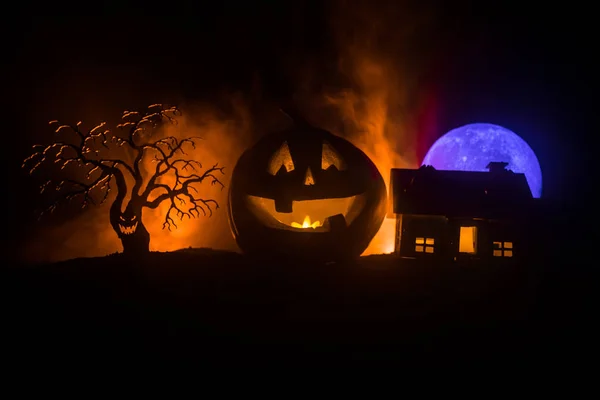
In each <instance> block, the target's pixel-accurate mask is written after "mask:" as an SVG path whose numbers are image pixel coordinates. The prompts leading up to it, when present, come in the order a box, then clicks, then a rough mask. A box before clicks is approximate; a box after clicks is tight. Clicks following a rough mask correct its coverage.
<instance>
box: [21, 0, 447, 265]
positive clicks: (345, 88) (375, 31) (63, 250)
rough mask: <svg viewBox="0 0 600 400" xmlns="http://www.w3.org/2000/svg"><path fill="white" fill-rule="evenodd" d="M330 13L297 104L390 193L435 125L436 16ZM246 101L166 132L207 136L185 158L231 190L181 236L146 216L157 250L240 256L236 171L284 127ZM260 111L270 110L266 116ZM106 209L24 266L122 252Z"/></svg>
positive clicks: (346, 5)
mask: <svg viewBox="0 0 600 400" xmlns="http://www.w3.org/2000/svg"><path fill="white" fill-rule="evenodd" d="M328 14H329V18H328V29H329V31H330V32H329V33H330V34H331V37H332V38H333V41H332V42H331V43H328V44H327V45H326V46H325V48H326V49H328V54H321V55H320V56H318V58H320V60H306V62H305V63H302V64H301V65H303V67H296V68H302V70H301V71H289V74H290V75H292V76H294V79H295V80H296V82H295V87H294V91H295V98H294V101H295V103H296V105H297V106H298V107H299V108H300V110H301V111H302V112H303V113H304V115H305V116H306V117H307V119H309V120H310V121H312V122H313V123H314V124H315V125H318V126H319V127H322V128H324V129H328V130H330V131H331V132H333V133H335V134H338V135H340V136H343V137H345V138H347V139H348V140H350V141H351V142H352V143H354V144H355V145H356V146H357V147H359V148H360V149H362V150H363V151H364V152H365V153H366V154H367V155H368V156H369V157H370V158H371V159H372V160H373V161H374V162H375V164H376V165H377V167H378V168H379V170H380V172H381V174H382V175H383V178H384V180H385V182H386V185H388V187H389V171H390V169H391V168H403V167H405V168H414V167H416V166H418V164H419V147H420V146H421V145H422V144H421V143H419V140H420V141H421V142H422V141H423V139H422V138H423V135H424V133H426V132H424V130H431V129H432V126H433V125H432V124H434V120H435V111H436V110H435V107H433V106H432V103H431V94H430V93H429V92H428V91H427V90H425V89H426V87H427V74H428V71H430V70H431V67H432V65H433V64H432V62H433V61H432V60H433V57H432V56H433V54H432V51H431V49H432V44H433V46H434V47H435V45H434V42H435V40H432V37H431V36H432V32H433V34H434V36H435V29H434V25H435V23H436V18H437V14H436V12H435V10H431V9H428V8H425V7H421V8H419V7H417V6H416V5H413V6H410V5H408V4H406V3H404V4H399V3H398V2H387V1H382V2H369V1H367V0H353V1H348V0H338V1H334V2H333V3H332V5H331V7H330V8H329V10H328ZM434 39H435V38H434ZM307 65H308V66H310V67H308V68H307V67H306V66H307ZM323 65H326V66H327V67H330V66H331V65H333V66H334V68H327V67H325V68H324V67H323ZM291 69H293V68H291ZM262 78H265V77H262ZM257 82H258V80H257ZM255 89H256V88H253V90H255ZM260 89H261V88H258V91H260ZM244 95H245V96H246V97H244V96H241V95H234V96H228V99H227V107H217V106H209V105H207V104H183V105H181V104H179V105H180V106H181V108H182V110H183V112H184V115H183V117H182V118H180V121H179V124H178V125H177V126H173V127H171V128H169V130H168V131H167V132H164V133H165V134H168V135H173V136H176V137H179V138H183V137H189V136H200V137H203V138H204V140H203V141H201V142H200V144H199V146H198V147H197V149H196V150H193V151H191V152H190V153H189V154H188V156H189V157H190V158H194V159H197V160H199V161H201V162H202V164H203V166H204V167H210V166H212V165H213V164H215V163H217V162H218V163H219V165H220V166H224V167H225V175H224V176H222V181H223V183H224V185H225V187H226V189H224V190H221V189H220V188H219V187H217V186H211V185H210V184H208V183H207V184H205V185H203V186H201V187H200V188H199V189H200V193H199V195H201V196H204V197H208V198H212V199H215V200H217V201H218V202H219V204H220V206H221V208H220V209H219V210H216V212H215V213H214V214H213V216H212V217H203V216H200V217H199V218H197V219H185V220H184V221H181V222H177V221H176V222H177V223H178V227H177V229H174V230H172V231H169V230H163V226H162V225H163V222H164V217H165V213H166V211H167V208H168V204H167V203H165V204H163V205H162V206H161V207H159V208H157V209H155V210H148V209H145V210H144V223H145V224H146V227H147V228H148V230H149V231H150V232H151V243H150V246H151V249H152V250H158V251H168V250H176V249H180V248H184V247H188V246H192V247H214V248H220V249H228V250H237V246H236V245H235V243H234V240H233V237H232V235H231V233H230V231H229V224H228V221H227V212H226V205H227V187H228V184H229V180H230V177H231V172H232V171H233V167H234V166H235V163H236V161H237V158H238V157H239V155H240V154H241V153H242V152H243V151H244V150H245V149H246V148H247V147H248V146H249V145H250V144H251V142H252V140H253V139H255V138H256V136H257V134H258V135H260V134H263V133H266V132H267V131H268V130H267V129H264V127H265V126H267V125H269V123H271V121H268V122H265V120H268V119H269V118H271V119H274V120H277V118H278V117H277V116H275V117H273V114H274V113H275V114H276V113H277V112H276V107H271V108H269V105H266V106H261V107H258V105H257V103H260V102H262V103H266V102H267V99H266V98H261V99H257V98H256V97H254V98H249V97H248V96H247V95H250V96H251V95H253V93H245V94H244ZM254 95H256V93H254ZM257 108H262V110H263V111H264V110H265V109H268V110H269V111H268V112H266V114H267V117H266V118H265V115H264V114H265V113H263V114H260V112H259V111H257ZM269 114H270V115H269ZM69 118H72V116H69ZM279 122H281V121H279ZM418 137H420V138H421V139H419V140H417V138H418ZM110 200H111V199H109V201H108V203H107V204H106V205H104V206H100V207H92V208H90V209H88V210H87V211H85V212H83V213H79V214H77V216H75V217H73V218H71V219H70V220H68V221H66V222H62V223H60V224H58V225H54V226H48V227H44V228H39V229H37V231H36V232H35V233H32V235H31V240H30V241H29V242H28V243H27V245H26V246H25V248H24V252H23V258H25V259H28V260H30V261H31V260H34V261H39V260H45V261H54V260H60V259H66V258H73V257H91V256H101V255H105V254H109V253H113V252H116V251H120V250H121V245H120V241H119V240H118V238H117V236H116V234H115V233H114V232H113V231H112V228H111V227H110V225H109V223H108V207H109V205H110ZM394 222H395V221H394V220H393V219H386V220H385V221H384V224H383V226H382V228H381V229H380V231H379V233H378V234H377V236H376V237H375V239H374V240H373V241H372V243H371V245H370V246H369V248H368V249H367V251H366V252H365V254H372V253H382V252H383V253H385V252H390V251H391V250H392V249H393V241H394Z"/></svg>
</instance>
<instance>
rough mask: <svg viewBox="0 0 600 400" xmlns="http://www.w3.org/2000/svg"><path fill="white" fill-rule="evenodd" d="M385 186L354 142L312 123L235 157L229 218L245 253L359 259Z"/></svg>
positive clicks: (377, 221) (379, 214) (382, 205)
mask: <svg viewBox="0 0 600 400" xmlns="http://www.w3.org/2000/svg"><path fill="white" fill-rule="evenodd" d="M385 212H386V188H385V183H384V181H383V178H382V177H381V174H380V173H379V171H378V170H377V167H376V166H375V164H373V162H372V161H371V160H370V159H369V158H368V157H367V156H366V155H365V154H364V153H363V152H362V151H361V150H359V149H358V148H357V147H355V146H354V145H353V144H351V143H350V142H348V141H347V140H345V139H342V138H341V137H338V136H335V135H333V134H331V133H330V132H327V131H325V130H321V129H316V128H313V127H309V126H304V127H299V128H298V127H296V128H292V129H290V130H288V131H284V132H279V133H274V134H270V135H267V136H265V137H264V138H262V139H261V140H260V141H259V142H258V143H256V144H255V145H254V146H253V147H251V148H250V149H248V150H247V151H246V152H245V153H244V154H242V156H241V157H240V159H239V160H238V162H237V164H236V166H235V168H234V171H233V174H232V180H231V185H230V189H229V221H230V226H231V230H232V232H233V235H234V237H235V239H236V241H237V243H238V245H239V247H240V248H241V249H242V251H243V252H244V253H247V254H257V255H273V254H276V255H284V256H290V257H302V258H310V259H316V260H322V261H333V260H340V259H345V258H352V257H358V256H359V255H360V254H361V253H362V252H363V251H364V250H365V249H366V248H367V246H368V245H369V242H370V241H371V240H372V239H373V236H375V234H376V233H377V231H378V230H379V228H380V226H381V224H382V222H383V219H384V218H385Z"/></svg>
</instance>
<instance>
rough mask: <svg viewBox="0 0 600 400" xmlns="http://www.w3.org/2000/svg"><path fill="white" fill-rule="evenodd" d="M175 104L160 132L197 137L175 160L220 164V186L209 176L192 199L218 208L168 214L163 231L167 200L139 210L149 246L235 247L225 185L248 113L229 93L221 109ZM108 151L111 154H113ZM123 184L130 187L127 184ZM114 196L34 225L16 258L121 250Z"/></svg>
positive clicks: (246, 131) (243, 142)
mask: <svg viewBox="0 0 600 400" xmlns="http://www.w3.org/2000/svg"><path fill="white" fill-rule="evenodd" d="M181 108H182V110H183V116H181V117H179V118H178V122H177V124H175V125H167V126H166V127H165V129H164V130H163V131H162V132H160V135H161V136H163V137H164V136H174V137H176V138H178V139H180V140H181V139H184V138H189V137H200V138H202V139H201V140H200V141H198V142H197V146H196V148H192V147H191V146H187V147H185V152H186V154H185V155H182V156H181V158H186V159H193V160H197V161H199V162H200V163H201V164H202V169H200V170H199V172H200V173H201V172H202V171H203V170H205V169H207V168H210V167H212V166H213V165H216V164H218V165H219V166H222V167H224V168H225V169H224V174H223V175H221V174H218V175H217V177H218V178H219V180H220V181H221V182H222V183H223V185H224V186H225V188H224V189H222V188H221V187H220V186H219V185H211V182H210V181H209V180H208V181H206V182H205V183H202V184H201V185H195V188H196V189H197V190H198V193H195V194H194V195H195V196H196V197H201V198H204V199H214V200H216V201H217V202H218V204H219V208H218V209H216V208H215V207H212V210H213V214H212V216H204V215H203V214H202V213H200V216H199V217H197V218H188V217H184V218H183V219H182V220H180V219H179V218H178V217H177V216H176V215H175V213H172V214H171V216H172V217H173V219H174V221H175V224H176V225H177V226H176V227H172V229H171V230H169V229H163V223H164V221H165V216H166V213H167V210H168V208H169V202H164V203H162V204H161V206H159V207H158V208H156V209H154V210H151V209H148V208H145V209H144V211H143V222H144V224H145V226H146V228H147V229H148V231H149V232H150V233H151V241H150V249H151V250H152V251H172V250H177V249H181V248H185V247H214V248H220V249H226V250H236V249H237V248H236V245H235V243H234V240H233V237H232V235H231V233H230V231H229V225H228V221H227V212H226V206H227V193H228V192H227V188H228V186H229V181H230V177H231V172H232V170H233V167H234V166H235V162H236V161H237V159H238V157H239V156H240V155H241V153H242V152H243V151H244V149H245V148H247V147H248V146H249V144H250V140H251V139H252V136H251V135H250V126H251V119H250V115H249V113H248V111H247V109H246V108H245V106H244V102H243V101H242V100H241V97H239V96H229V99H228V104H227V107H226V108H227V110H225V111H223V110H222V109H218V108H217V107H215V106H209V105H206V104H190V105H187V106H186V105H183V106H182V107H181ZM156 138H157V139H158V138H159V137H156ZM113 151H114V150H113ZM111 154H113V156H114V154H115V153H111ZM121 156H122V155H121ZM143 167H145V169H146V171H153V170H154V168H155V166H154V164H153V163H152V157H151V156H150V157H145V158H144V160H143ZM75 172H76V171H75ZM188 172H189V171H188ZM147 178H148V176H146V179H147ZM170 180H173V177H167V180H166V181H165V182H163V183H166V184H170V185H172V184H173V183H174V182H170ZM129 185H130V186H129V188H131V182H129ZM114 195H115V194H114V193H113V194H112V195H111V196H110V197H109V198H108V200H107V201H106V203H104V204H103V205H99V206H92V207H90V208H89V209H86V211H84V212H81V213H77V214H75V216H74V217H73V218H71V219H70V220H68V221H66V222H61V223H58V225H51V226H46V227H42V228H40V229H38V230H37V232H35V234H34V235H32V237H31V240H30V241H28V242H27V244H26V245H25V247H24V251H23V254H22V258H23V259H25V260H27V261H33V262H38V261H57V260H62V259H68V258H76V257H95V256H103V255H106V254H110V253H114V252H118V251H121V250H122V247H121V243H120V240H119V239H118V237H117V235H116V233H115V232H114V231H113V229H112V227H111V226H110V224H109V220H108V210H109V208H110V204H111V201H112V200H113V199H114ZM189 206H190V204H188V205H187V208H186V207H185V206H184V207H180V208H182V209H183V210H184V211H187V210H188V209H189ZM57 218H60V217H57ZM63 218H64V216H63Z"/></svg>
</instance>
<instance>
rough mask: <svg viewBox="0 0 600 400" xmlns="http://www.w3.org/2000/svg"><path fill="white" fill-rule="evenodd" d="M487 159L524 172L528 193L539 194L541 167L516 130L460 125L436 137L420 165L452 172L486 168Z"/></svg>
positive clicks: (540, 188)
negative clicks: (504, 163) (505, 163)
mask: <svg viewBox="0 0 600 400" xmlns="http://www.w3.org/2000/svg"><path fill="white" fill-rule="evenodd" d="M491 161H504V162H507V163H508V166H507V167H506V168H508V169H510V170H512V171H513V172H517V173H523V174H525V178H527V183H529V188H530V190H531V194H532V195H533V197H535V198H539V197H541V195H542V169H541V168H540V163H539V161H538V159H537V157H536V156H535V153H534V152H533V150H532V149H531V147H529V145H528V144H527V143H526V142H525V141H524V140H523V139H521V138H520V137H519V136H518V135H517V134H516V133H514V132H512V131H510V130H508V129H506V128H503V127H501V126H498V125H493V124H485V123H477V124H469V125H464V126H461V127H460V128H456V129H453V130H451V131H450V132H448V133H446V134H445V135H444V136H442V137H441V138H439V139H438V140H437V141H436V142H435V143H434V144H433V146H431V148H430V149H429V151H428V152H427V154H426V155H425V158H424V159H423V163H422V165H431V166H433V167H434V168H435V169H441V170H454V171H487V169H486V166H487V165H488V163H489V162H491Z"/></svg>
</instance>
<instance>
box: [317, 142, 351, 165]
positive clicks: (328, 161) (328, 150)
mask: <svg viewBox="0 0 600 400" xmlns="http://www.w3.org/2000/svg"><path fill="white" fill-rule="evenodd" d="M332 166H333V167H335V168H336V169H338V170H339V171H343V170H345V169H346V163H345V162H344V160H342V157H341V156H340V155H339V153H338V152H337V151H335V150H334V149H333V147H332V146H331V144H329V143H328V142H323V150H322V153H321V169H323V170H328V169H330V168H331V167H332Z"/></svg>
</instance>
